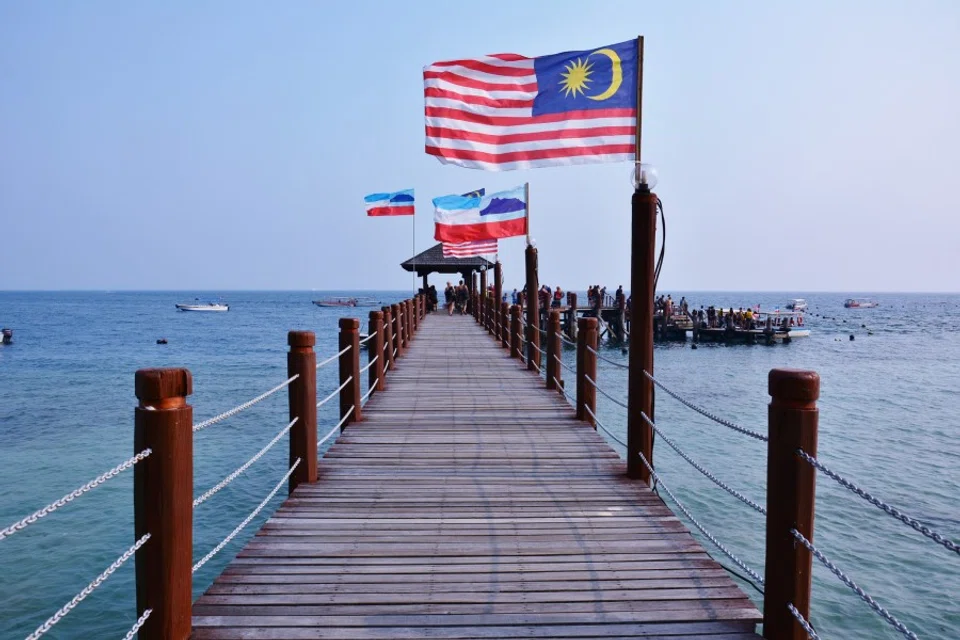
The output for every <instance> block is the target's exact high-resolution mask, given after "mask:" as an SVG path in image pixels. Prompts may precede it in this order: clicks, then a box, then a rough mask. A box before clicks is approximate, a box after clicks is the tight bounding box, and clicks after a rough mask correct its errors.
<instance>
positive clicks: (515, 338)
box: [510, 304, 520, 358]
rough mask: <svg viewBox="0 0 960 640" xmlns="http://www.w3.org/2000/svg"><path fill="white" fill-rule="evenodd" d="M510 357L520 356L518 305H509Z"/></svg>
mask: <svg viewBox="0 0 960 640" xmlns="http://www.w3.org/2000/svg"><path fill="white" fill-rule="evenodd" d="M510 357H511V358H519V357H520V305H516V304H515V305H513V306H512V307H510Z"/></svg>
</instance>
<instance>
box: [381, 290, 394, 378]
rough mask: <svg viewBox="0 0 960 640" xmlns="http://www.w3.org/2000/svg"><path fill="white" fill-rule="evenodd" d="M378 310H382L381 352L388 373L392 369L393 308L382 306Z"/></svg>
mask: <svg viewBox="0 0 960 640" xmlns="http://www.w3.org/2000/svg"><path fill="white" fill-rule="evenodd" d="M380 310H381V311H383V343H384V345H383V346H384V349H383V353H384V356H385V357H386V361H385V362H384V365H383V367H384V369H386V371H387V373H388V374H389V373H390V372H391V371H393V345H394V341H393V308H392V307H390V306H383V307H380Z"/></svg>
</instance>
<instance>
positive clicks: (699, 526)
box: [639, 453, 763, 585]
mask: <svg viewBox="0 0 960 640" xmlns="http://www.w3.org/2000/svg"><path fill="white" fill-rule="evenodd" d="M639 456H640V461H641V462H643V466H645V467H646V468H647V471H649V472H650V476H651V477H652V478H653V479H654V481H655V482H656V483H657V484H658V485H659V486H660V488H662V489H663V490H664V491H666V493H667V495H668V496H670V499H671V500H673V502H674V504H676V505H677V508H679V509H680V511H682V512H683V513H684V515H685V516H687V518H688V519H689V520H690V522H692V523H693V525H694V526H695V527H696V528H697V529H699V530H700V533H702V534H703V535H704V536H706V538H707V540H709V541H710V542H712V543H713V545H714V546H715V547H716V548H717V549H719V550H720V551H722V552H723V554H724V555H725V556H727V557H728V558H730V559H731V560H733V562H734V564H736V565H737V566H738V567H740V568H741V569H743V570H744V571H745V572H746V573H747V575H748V576H750V577H751V578H753V579H754V580H755V581H756V582H757V583H758V584H761V585H762V584H763V578H761V577H760V574H758V573H757V572H756V571H754V570H753V569H751V568H750V567H748V566H747V565H746V563H744V562H743V560H741V559H740V558H738V557H737V556H735V555H733V553H732V552H730V550H728V549H727V548H726V547H725V546H723V544H722V543H721V542H720V541H719V540H717V539H716V537H714V535H713V534H712V533H710V532H709V531H707V529H706V528H705V527H704V526H703V525H702V524H700V522H699V521H698V520H697V519H696V518H694V517H693V515H691V513H690V511H689V510H688V509H687V507H686V506H684V504H683V503H682V502H680V501H679V500H678V499H677V496H675V495H673V492H672V491H670V488H669V487H667V485H665V484H663V480H661V479H660V476H659V475H657V472H656V471H654V470H653V467H651V466H650V463H649V462H648V461H647V458H646V456H644V455H643V453H639Z"/></svg>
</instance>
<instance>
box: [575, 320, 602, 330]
mask: <svg viewBox="0 0 960 640" xmlns="http://www.w3.org/2000/svg"><path fill="white" fill-rule="evenodd" d="M577 324H579V325H580V330H581V331H589V330H590V329H596V328H597V319H596V318H578V319H577Z"/></svg>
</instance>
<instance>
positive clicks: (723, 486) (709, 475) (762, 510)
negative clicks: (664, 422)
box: [640, 411, 767, 515]
mask: <svg viewBox="0 0 960 640" xmlns="http://www.w3.org/2000/svg"><path fill="white" fill-rule="evenodd" d="M640 417H641V418H643V421H644V422H646V423H647V424H648V425H650V428H651V429H653V430H654V432H656V434H657V435H658V436H659V437H660V439H662V440H663V441H664V442H666V443H667V444H668V445H669V446H670V448H671V449H673V450H674V451H676V452H677V455H679V456H680V457H681V458H683V459H684V460H686V461H687V462H689V463H690V464H691V465H692V466H693V468H694V469H696V470H697V471H699V472H700V473H702V474H703V475H705V476H706V477H707V478H708V479H710V480H711V481H712V482H713V483H714V484H715V485H717V486H718V487H720V488H721V489H723V490H724V491H726V492H727V493H729V494H730V495H732V496H733V497H734V498H736V499H737V500H739V501H740V502H742V503H743V504H745V505H747V506H748V507H750V508H751V509H753V510H754V511H756V512H758V513H761V514H763V515H767V510H766V509H765V508H764V507H762V506H760V505H759V504H757V503H756V502H754V501H753V500H751V499H750V498H748V497H747V496H745V495H743V494H742V493H740V492H739V491H737V490H736V489H733V488H731V487H729V486H728V485H727V484H726V483H725V482H724V481H723V480H720V479H719V478H717V477H716V476H715V475H713V474H712V473H710V472H709V471H707V470H706V469H704V468H703V467H702V466H701V465H700V464H699V463H698V462H697V461H696V460H694V459H693V458H691V457H690V456H689V455H687V453H686V452H685V451H684V450H683V449H681V448H680V447H679V446H678V445H677V443H675V442H674V441H673V440H671V439H670V438H668V437H667V436H666V435H664V433H663V432H662V431H660V428H659V427H657V425H656V424H654V422H653V420H651V419H650V418H649V417H648V416H647V414H646V413H644V412H643V411H641V412H640Z"/></svg>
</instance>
